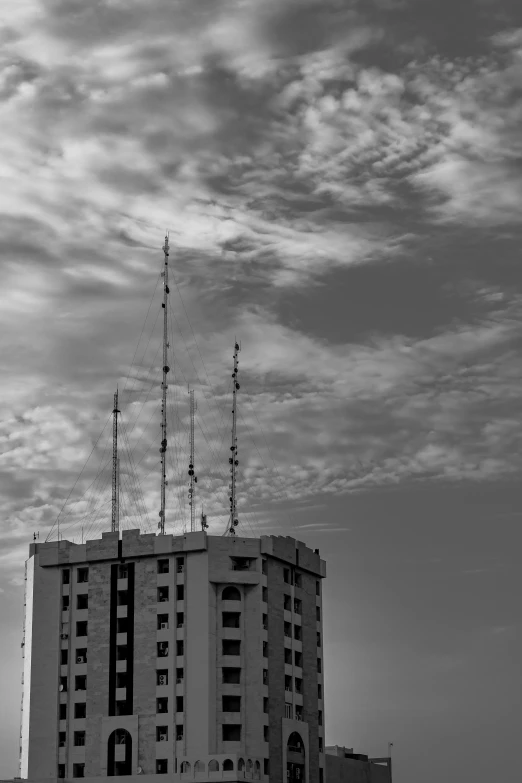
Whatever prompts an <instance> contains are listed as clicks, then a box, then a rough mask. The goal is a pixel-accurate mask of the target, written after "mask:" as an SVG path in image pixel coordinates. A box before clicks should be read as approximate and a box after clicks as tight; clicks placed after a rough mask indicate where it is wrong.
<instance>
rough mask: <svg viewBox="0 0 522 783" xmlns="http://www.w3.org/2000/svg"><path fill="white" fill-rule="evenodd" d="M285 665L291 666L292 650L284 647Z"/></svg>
mask: <svg viewBox="0 0 522 783" xmlns="http://www.w3.org/2000/svg"><path fill="white" fill-rule="evenodd" d="M285 663H289V664H290V665H292V650H291V649H290V648H289V647H285Z"/></svg>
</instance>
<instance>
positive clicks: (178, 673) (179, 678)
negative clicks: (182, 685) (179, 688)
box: [176, 668, 184, 682]
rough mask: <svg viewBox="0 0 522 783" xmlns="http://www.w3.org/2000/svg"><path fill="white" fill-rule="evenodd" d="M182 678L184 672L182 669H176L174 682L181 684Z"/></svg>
mask: <svg viewBox="0 0 522 783" xmlns="http://www.w3.org/2000/svg"><path fill="white" fill-rule="evenodd" d="M183 677H184V671H183V669H182V668H178V669H176V682H181V681H182V680H183Z"/></svg>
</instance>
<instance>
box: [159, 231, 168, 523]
mask: <svg viewBox="0 0 522 783" xmlns="http://www.w3.org/2000/svg"><path fill="white" fill-rule="evenodd" d="M162 250H163V253H164V256H165V261H164V269H163V272H162V273H161V276H162V277H163V304H162V305H161V306H162V307H163V380H162V383H161V390H162V396H161V448H160V454H161V510H160V512H159V516H160V521H159V523H158V527H159V529H160V535H165V487H166V486H167V477H166V473H167V455H166V451H167V388H168V386H167V373H168V372H169V371H170V367H169V366H168V365H167V348H168V347H169V344H168V342H167V335H168V331H167V329H168V320H167V294H168V293H169V236H168V233H167V234H166V235H165V244H164V245H163V248H162Z"/></svg>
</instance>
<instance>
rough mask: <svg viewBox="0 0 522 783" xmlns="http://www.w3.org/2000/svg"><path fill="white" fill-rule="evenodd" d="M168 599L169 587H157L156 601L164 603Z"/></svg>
mask: <svg viewBox="0 0 522 783" xmlns="http://www.w3.org/2000/svg"><path fill="white" fill-rule="evenodd" d="M168 600H169V588H168V587H166V586H165V587H158V603H165V601H168Z"/></svg>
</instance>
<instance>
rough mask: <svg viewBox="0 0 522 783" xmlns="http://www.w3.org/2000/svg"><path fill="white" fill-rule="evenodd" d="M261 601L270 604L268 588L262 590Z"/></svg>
mask: <svg viewBox="0 0 522 783" xmlns="http://www.w3.org/2000/svg"><path fill="white" fill-rule="evenodd" d="M261 600H262V601H264V603H265V604H266V603H268V587H263V588H262V589H261Z"/></svg>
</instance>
